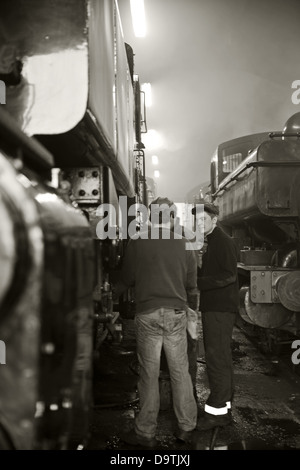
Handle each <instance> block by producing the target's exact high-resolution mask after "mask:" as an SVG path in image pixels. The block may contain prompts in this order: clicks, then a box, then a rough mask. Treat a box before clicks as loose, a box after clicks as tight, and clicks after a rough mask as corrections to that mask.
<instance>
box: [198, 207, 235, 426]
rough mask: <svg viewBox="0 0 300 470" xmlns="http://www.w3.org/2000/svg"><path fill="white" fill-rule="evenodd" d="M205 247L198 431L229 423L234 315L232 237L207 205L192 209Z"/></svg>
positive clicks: (200, 271) (201, 277)
mask: <svg viewBox="0 0 300 470" xmlns="http://www.w3.org/2000/svg"><path fill="white" fill-rule="evenodd" d="M192 213H193V214H194V215H196V220H197V223H198V226H199V227H200V229H202V230H203V232H204V237H205V241H206V243H207V248H206V250H205V251H204V253H203V256H202V263H201V267H198V288H199V290H200V311H201V316H202V326H203V341H204V349H205V360H206V371H207V376H208V381H209V387H210V395H209V397H208V399H207V401H206V403H205V406H204V415H203V417H201V418H199V421H198V426H197V429H198V430H200V431H201V430H207V429H211V428H213V427H215V426H225V425H227V424H230V422H231V401H232V397H233V387H234V385H233V365H232V355H231V338H232V332H233V326H234V323H235V319H236V313H237V312H238V305H239V290H238V276H237V250H236V247H235V244H234V242H233V240H232V238H231V237H230V236H229V235H227V234H226V233H225V232H224V231H223V230H222V229H221V228H220V227H219V226H218V225H217V220H218V215H219V208H218V207H217V206H216V205H215V204H213V203H209V202H203V203H202V204H197V205H196V207H194V208H193V209H192Z"/></svg>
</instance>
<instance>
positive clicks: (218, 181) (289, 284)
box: [206, 113, 300, 348]
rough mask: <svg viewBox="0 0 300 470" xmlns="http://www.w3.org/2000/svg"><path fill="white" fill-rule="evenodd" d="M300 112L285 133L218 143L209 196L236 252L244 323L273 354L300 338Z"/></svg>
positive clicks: (286, 125) (258, 134)
mask: <svg viewBox="0 0 300 470" xmlns="http://www.w3.org/2000/svg"><path fill="white" fill-rule="evenodd" d="M299 137H300V113H296V114H294V115H293V116H291V117H290V118H289V119H288V120H287V122H286V124H285V125H284V128H283V131H282V132H265V133H257V134H252V135H246V136H243V137H240V138H236V139H233V140H230V141H227V142H224V143H222V144H220V145H219V146H218V147H217V149H216V151H215V152H214V154H213V157H212V159H211V181H210V191H209V194H208V193H206V197H207V198H209V199H210V200H212V201H214V202H215V203H217V204H218V206H219V209H220V217H219V221H220V224H221V226H222V227H223V229H224V230H225V231H226V232H227V233H228V234H229V235H231V236H232V237H233V239H234V240H235V243H236V245H237V248H238V252H239V263H238V273H239V284H240V320H242V322H245V323H247V324H248V325H252V326H253V327H254V328H255V327H257V329H260V330H262V329H263V331H264V332H265V337H267V342H268V343H269V346H270V348H273V347H274V346H276V345H277V346H278V347H279V348H280V344H284V343H285V342H290V341H291V339H292V338H296V337H299V332H300V185H299V181H300V140H299Z"/></svg>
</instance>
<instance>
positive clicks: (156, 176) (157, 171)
mask: <svg viewBox="0 0 300 470" xmlns="http://www.w3.org/2000/svg"><path fill="white" fill-rule="evenodd" d="M159 175H160V173H159V170H155V171H154V178H159Z"/></svg>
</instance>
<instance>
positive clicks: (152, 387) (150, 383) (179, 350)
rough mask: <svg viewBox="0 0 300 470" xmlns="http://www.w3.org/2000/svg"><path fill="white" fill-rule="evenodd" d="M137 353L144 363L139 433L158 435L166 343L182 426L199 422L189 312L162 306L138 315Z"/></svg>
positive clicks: (139, 390) (144, 435)
mask: <svg viewBox="0 0 300 470" xmlns="http://www.w3.org/2000/svg"><path fill="white" fill-rule="evenodd" d="M135 327H136V341H137V355H138V360H139V365H140V372H139V380H138V392H139V399H140V411H139V414H138V415H137V417H136V419H135V431H136V433H137V434H139V435H141V436H143V437H147V438H152V437H154V436H155V432H156V427H157V417H158V413H159V408H160V395H159V372H160V357H161V351H162V347H163V348H164V352H165V355H166V358H167V362H168V367H169V373H170V379H171V387H172V397H173V408H174V412H175V415H176V418H177V422H178V427H179V428H180V429H182V430H184V431H191V430H193V429H194V428H195V427H196V423H197V405H196V401H195V398H194V396H193V387H192V381H191V376H190V374H189V364H188V357H187V334H186V312H185V311H180V312H179V311H175V310H174V309H167V308H160V309H157V310H155V311H152V312H151V313H145V314H138V315H136V317H135Z"/></svg>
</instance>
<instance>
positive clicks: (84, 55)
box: [0, 0, 147, 450]
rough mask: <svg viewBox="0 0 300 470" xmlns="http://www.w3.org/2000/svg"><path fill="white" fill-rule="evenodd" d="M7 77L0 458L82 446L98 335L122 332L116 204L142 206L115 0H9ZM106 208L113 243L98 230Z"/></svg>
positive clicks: (135, 106)
mask: <svg viewBox="0 0 300 470" xmlns="http://www.w3.org/2000/svg"><path fill="white" fill-rule="evenodd" d="M0 80H1V84H2V85H3V84H5V94H6V96H5V100H2V101H1V103H4V104H1V107H0V136H1V140H0V214H1V225H0V263H1V264H0V270H1V271H0V340H1V345H2V346H3V345H5V352H6V359H5V363H3V361H2V364H1V365H0V448H2V449H25V450H27V449H68V448H74V447H75V448H77V447H78V446H83V445H84V442H85V439H86V437H87V433H88V427H89V416H90V410H91V404H92V400H93V397H92V380H93V357H94V354H95V344H96V343H97V341H98V340H99V331H100V336H101V335H102V336H103V337H104V336H105V335H103V332H104V330H105V325H106V324H108V323H109V324H110V326H109V331H110V333H111V334H114V331H115V330H114V324H115V320H116V317H117V315H116V314H115V312H114V311H113V304H112V302H111V294H112V290H111V280H110V277H109V273H110V271H111V270H113V269H115V268H117V267H118V263H119V261H120V258H121V255H122V246H123V245H122V243H123V242H122V240H121V239H120V236H119V229H118V224H119V220H118V213H119V212H118V206H119V198H120V196H123V200H124V198H125V199H126V203H127V205H131V204H134V203H145V204H146V203H147V201H146V200H145V196H146V194H147V191H146V188H145V174H144V154H143V145H142V143H141V108H140V106H141V101H140V87H139V78H138V76H137V75H135V74H134V63H133V51H132V49H131V48H130V46H129V45H127V44H125V43H124V39H123V35H122V28H121V22H120V18H119V12H118V4H117V1H116V0H55V1H48V0H30V1H27V0H26V1H22V0H12V1H6V0H4V1H3V2H1V19H0ZM102 204H109V205H111V206H112V207H114V208H115V213H116V215H117V219H116V220H115V221H114V223H115V225H116V227H115V228H116V230H115V233H116V234H117V236H116V237H115V238H114V239H109V238H106V239H102V240H101V239H99V236H98V234H97V225H98V223H99V220H101V218H102V217H103V215H101V212H99V207H100V206H101V205H102ZM133 219H134V216H133Z"/></svg>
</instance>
